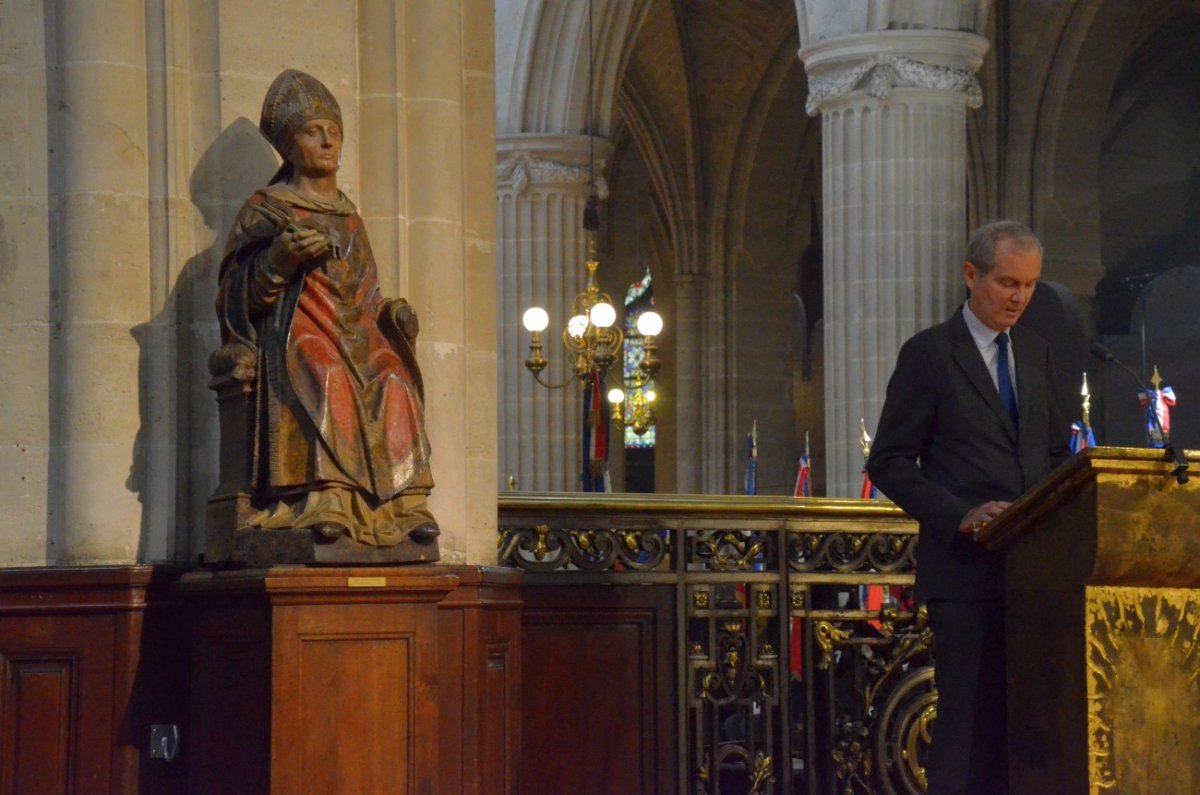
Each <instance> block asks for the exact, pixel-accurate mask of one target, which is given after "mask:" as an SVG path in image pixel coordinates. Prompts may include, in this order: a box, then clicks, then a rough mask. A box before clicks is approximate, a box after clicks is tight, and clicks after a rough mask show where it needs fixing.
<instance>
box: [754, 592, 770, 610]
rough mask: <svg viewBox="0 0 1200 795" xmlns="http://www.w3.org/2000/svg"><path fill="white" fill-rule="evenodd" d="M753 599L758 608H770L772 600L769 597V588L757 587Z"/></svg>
mask: <svg viewBox="0 0 1200 795" xmlns="http://www.w3.org/2000/svg"><path fill="white" fill-rule="evenodd" d="M754 600H755V604H756V605H758V609H759V610H770V609H771V603H772V602H773V601H774V600H772V599H771V589H770V588H759V589H758V590H756V591H755V593H754Z"/></svg>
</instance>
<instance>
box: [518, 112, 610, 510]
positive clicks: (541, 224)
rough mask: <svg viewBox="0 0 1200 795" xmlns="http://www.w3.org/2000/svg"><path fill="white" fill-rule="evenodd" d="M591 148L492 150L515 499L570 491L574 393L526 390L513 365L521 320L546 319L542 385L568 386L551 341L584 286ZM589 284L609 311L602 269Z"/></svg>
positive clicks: (565, 139)
mask: <svg viewBox="0 0 1200 795" xmlns="http://www.w3.org/2000/svg"><path fill="white" fill-rule="evenodd" d="M591 141H592V143H591V144H589V138H588V137H587V136H581V135H538V134H524V135H507V136H501V137H498V138H497V141H496V151H497V163H496V183H497V184H496V191H497V192H496V217H497V219H498V222H497V223H498V229H497V239H498V240H499V241H500V244H499V246H498V247H497V252H496V276H497V280H496V289H497V293H498V303H499V306H500V318H499V323H500V345H499V350H500V366H499V374H500V381H499V392H500V396H501V400H502V401H503V402H502V403H501V405H500V427H501V429H502V431H501V436H500V469H499V476H500V488H501V489H504V488H506V483H507V481H508V478H509V476H510V475H511V476H513V477H515V478H516V482H517V487H518V488H519V489H520V490H522V491H535V490H536V491H578V490H579V488H580V487H579V482H578V479H579V471H580V460H581V455H582V453H581V445H582V433H583V428H582V417H581V411H582V409H581V403H580V400H581V398H580V387H579V385H578V383H577V382H576V381H571V383H569V384H568V385H567V386H565V387H563V388H562V389H553V390H551V389H546V388H544V387H542V386H540V385H539V384H537V383H535V382H534V380H533V377H532V376H531V375H530V374H529V372H528V371H527V370H526V369H525V367H524V364H523V362H524V361H525V357H526V356H528V354H529V332H528V331H526V330H525V328H524V326H522V325H521V316H522V314H523V313H524V311H525V310H526V309H527V308H529V307H531V306H540V307H542V308H543V309H545V310H546V311H547V312H548V313H549V315H550V326H549V328H547V329H546V331H545V332H543V334H542V344H543V350H544V353H545V356H546V359H547V360H548V361H549V363H550V364H549V366H548V367H547V368H546V369H545V370H544V371H543V372H542V379H543V380H544V381H547V382H548V383H552V384H561V383H563V382H566V381H568V380H571V379H572V373H571V369H570V366H569V363H568V361H567V358H566V354H565V349H564V348H563V345H562V337H561V335H562V330H563V328H565V325H566V321H567V318H568V317H569V316H570V314H571V304H572V301H573V300H574V298H575V295H576V294H577V293H579V292H580V291H581V290H583V288H584V287H585V285H586V283H587V269H586V267H585V265H584V263H585V261H586V260H587V255H588V252H587V234H586V232H585V231H584V229H583V208H584V206H585V205H586V204H587V198H588V194H589V192H590V186H589V179H590V172H589V156H594V158H595V161H594V162H595V163H596V173H597V175H598V174H599V172H600V171H601V170H602V168H603V164H604V161H605V160H606V159H607V158H608V156H609V152H610V149H611V145H610V144H609V143H608V142H607V141H605V140H603V139H599V138H593V139H591ZM589 145H590V146H591V148H592V150H591V152H589ZM597 190H598V192H599V193H600V195H601V198H603V197H604V193H605V186H604V184H603V182H602V181H601V180H600V178H599V176H597ZM599 275H600V280H601V281H600V285H601V289H606V290H608V291H609V294H610V295H611V296H612V297H613V300H614V301H619V300H620V298H618V297H617V296H616V295H614V294H613V291H614V290H616V289H617V285H615V284H614V283H612V280H611V279H609V280H608V281H605V278H604V276H605V269H604V264H603V262H601V265H600V270H599ZM614 306H616V304H614ZM619 309H620V307H619V306H618V311H619Z"/></svg>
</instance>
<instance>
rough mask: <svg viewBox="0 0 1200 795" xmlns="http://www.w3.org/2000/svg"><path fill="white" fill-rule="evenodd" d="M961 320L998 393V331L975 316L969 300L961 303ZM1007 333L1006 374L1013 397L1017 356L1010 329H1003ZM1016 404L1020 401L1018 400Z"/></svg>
mask: <svg viewBox="0 0 1200 795" xmlns="http://www.w3.org/2000/svg"><path fill="white" fill-rule="evenodd" d="M963 320H965V321H967V329H968V330H970V332H971V337H972V338H973V339H974V340H975V344H976V345H977V346H979V355H980V356H982V357H983V363H984V364H985V365H987V369H988V373H990V374H991V376H992V384H993V385H994V386H995V387H996V393H997V394H999V393H1000V380H999V376H997V375H996V360H997V359H999V358H1000V355H999V354H1000V348H999V346H998V345H996V337H997V336H999V334H1000V332H998V331H993V330H992V329H990V328H988V327H987V326H986V325H984V323H983V321H982V320H980V319H979V318H977V317H975V313H974V312H972V311H971V302H970V301H968V302H966V303H965V304H963ZM1004 331H1005V333H1008V376H1009V378H1010V379H1012V387H1013V397H1014V398H1015V397H1016V395H1017V357H1016V354H1014V353H1013V340H1012V334H1011V333H1009V332H1010V331H1011V329H1005V330H1004ZM1018 405H1020V403H1019V402H1018Z"/></svg>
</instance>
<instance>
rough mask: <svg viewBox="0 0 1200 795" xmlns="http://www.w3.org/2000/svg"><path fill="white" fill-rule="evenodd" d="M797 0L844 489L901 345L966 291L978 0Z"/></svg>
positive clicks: (840, 490) (831, 415)
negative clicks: (894, 0)
mask: <svg viewBox="0 0 1200 795" xmlns="http://www.w3.org/2000/svg"><path fill="white" fill-rule="evenodd" d="M980 7H981V8H980ZM797 8H798V11H799V12H800V35H801V43H802V49H801V50H800V58H801V59H802V60H803V61H804V65H805V69H806V70H807V72H808V78H809V98H808V112H809V113H810V114H811V115H814V116H815V115H816V114H818V113H820V115H821V119H822V146H823V151H822V161H823V163H822V180H823V184H822V187H823V202H824V227H823V233H824V262H825V273H824V277H825V329H826V331H825V362H826V369H825V426H826V427H825V438H826V455H827V458H826V460H827V462H828V465H827V466H828V469H827V477H828V483H829V494H830V495H831V496H853V495H856V494H857V489H858V487H859V485H860V484H861V474H860V473H859V470H860V467H861V464H862V456H861V449H860V447H859V444H858V436H859V420H860V418H862V419H865V420H866V423H867V428H868V430H869V431H871V432H872V434H873V433H874V432H875V430H876V429H875V423H876V421H877V419H878V417H879V411H880V408H881V407H882V404H883V398H884V393H885V391H886V388H887V381H888V378H889V377H890V375H891V371H892V369H893V367H894V366H895V361H896V353H897V352H898V351H899V348H900V345H901V344H902V343H903V342H904V341H905V340H906V339H907V338H908V337H910V336H912V335H913V334H914V333H916V332H917V331H919V330H921V329H923V328H926V327H928V326H930V325H933V324H934V323H937V322H940V321H942V320H944V319H946V318H947V317H949V315H950V313H951V312H952V311H953V308H954V307H955V305H956V304H957V303H958V302H960V301H961V300H962V298H963V295H964V293H963V287H962V276H961V263H962V258H963V252H964V250H965V246H966V239H965V238H966V234H967V231H968V230H967V229H966V224H967V208H966V165H967V148H966V112H967V108H968V107H972V108H975V107H979V105H980V103H981V101H982V98H981V92H980V88H979V84H978V82H977V81H976V80H975V77H974V74H973V73H974V71H975V70H976V69H978V68H979V66H980V64H981V62H982V59H983V55H984V53H985V52H986V50H987V47H988V43H987V40H986V39H984V38H983V37H982V36H979V35H977V34H976V33H970V32H964V31H963V30H960V29H959V28H971V27H974V28H975V29H978V30H982V24H983V22H982V20H983V17H984V16H985V13H984V12H985V11H986V2H979V3H976V2H970V0H940V2H935V3H929V4H925V6H923V7H922V8H921V9H920V10H910V11H906V12H904V13H903V14H901V12H893V11H892V9H891V7H890V6H884V5H880V4H878V3H867V2H854V3H842V2H838V1H837V0H797ZM905 8H907V7H905ZM889 14H890V15H891V16H889ZM901 16H903V18H901ZM910 26H911V27H912V28H913V29H903V28H905V27H910ZM939 26H946V27H947V28H950V29H946V30H938V29H936V28H937V27H939ZM888 27H892V28H901V29H890V30H889V29H886V28H888Z"/></svg>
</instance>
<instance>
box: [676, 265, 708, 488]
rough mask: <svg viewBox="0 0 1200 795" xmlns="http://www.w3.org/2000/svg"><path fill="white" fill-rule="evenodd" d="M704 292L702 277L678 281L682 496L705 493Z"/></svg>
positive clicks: (678, 473) (678, 433) (679, 474)
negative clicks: (702, 314)
mask: <svg viewBox="0 0 1200 795" xmlns="http://www.w3.org/2000/svg"><path fill="white" fill-rule="evenodd" d="M702 292H703V290H702V284H701V279H700V277H698V276H695V275H691V274H683V275H679V276H676V277H675V316H676V317H675V323H676V326H677V327H676V329H675V340H676V343H675V356H676V361H675V395H674V399H675V427H676V429H677V430H676V434H675V491H676V492H677V493H679V494H699V493H701V492H703V491H705V489H704V484H703V477H704V471H703V462H704V456H703V455H702V454H701V449H700V439H701V434H700V428H701V427H702V426H703V414H702V413H701V410H700V402H701V401H700V398H701V395H702V394H703V391H704V384H703V383H702V373H703V367H702V361H703V358H704V355H703V342H704V329H703V327H702V324H701V322H700V316H701V312H702V306H703V300H702Z"/></svg>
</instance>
